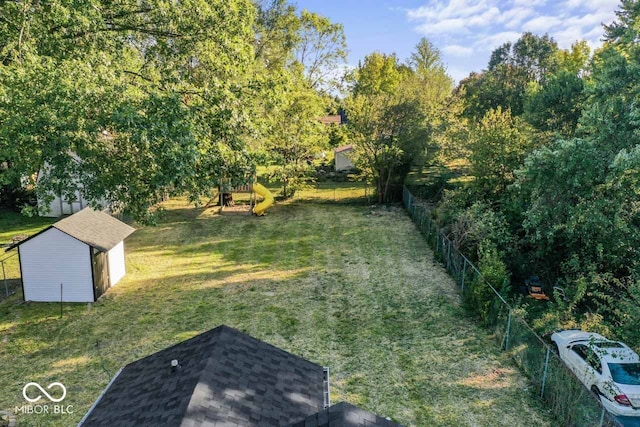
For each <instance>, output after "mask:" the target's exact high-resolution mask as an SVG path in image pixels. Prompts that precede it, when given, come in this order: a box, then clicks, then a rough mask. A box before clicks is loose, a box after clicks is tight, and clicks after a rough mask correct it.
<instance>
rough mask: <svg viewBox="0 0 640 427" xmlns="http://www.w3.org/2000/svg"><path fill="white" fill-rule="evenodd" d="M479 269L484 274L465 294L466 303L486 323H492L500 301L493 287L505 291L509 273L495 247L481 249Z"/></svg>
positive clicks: (475, 280)
mask: <svg viewBox="0 0 640 427" xmlns="http://www.w3.org/2000/svg"><path fill="white" fill-rule="evenodd" d="M478 269H479V270H480V272H481V273H482V276H484V279H483V278H482V277H476V278H475V279H474V280H473V282H472V283H471V286H470V288H469V290H468V291H467V292H465V294H464V305H465V307H466V308H467V310H469V311H470V312H471V313H473V314H475V315H477V316H478V317H479V318H480V319H481V320H482V322H483V323H484V324H485V325H491V324H493V323H494V321H495V320H496V316H497V307H496V304H497V305H498V306H499V305H500V302H499V300H498V298H497V297H496V295H495V293H494V292H493V290H492V289H491V288H490V287H489V284H491V286H493V288H494V289H495V290H496V291H498V292H500V293H501V294H502V293H504V291H505V290H506V289H508V287H509V273H508V272H507V267H506V265H505V263H504V261H503V260H502V258H501V256H500V253H499V252H498V250H497V249H496V248H495V247H493V246H489V247H483V248H481V249H480V254H479V260H478Z"/></svg>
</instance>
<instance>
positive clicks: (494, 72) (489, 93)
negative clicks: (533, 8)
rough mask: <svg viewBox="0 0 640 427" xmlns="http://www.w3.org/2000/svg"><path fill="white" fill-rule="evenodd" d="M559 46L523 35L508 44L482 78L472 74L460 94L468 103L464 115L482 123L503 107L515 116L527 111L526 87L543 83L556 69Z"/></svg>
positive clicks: (494, 56) (495, 54)
mask: <svg viewBox="0 0 640 427" xmlns="http://www.w3.org/2000/svg"><path fill="white" fill-rule="evenodd" d="M557 51H558V46H557V44H556V42H555V41H554V40H553V39H552V38H551V37H549V36H548V35H544V36H536V35H534V34H531V33H524V34H523V35H522V36H521V37H520V38H519V39H518V41H516V42H515V43H514V44H511V43H505V44H504V45H502V46H500V47H499V48H497V49H495V50H494V51H493V53H492V54H491V59H490V61H489V66H488V69H487V70H486V71H484V72H483V73H481V74H477V73H471V75H470V76H469V77H467V78H466V79H463V80H462V81H461V82H460V84H459V87H458V91H459V92H460V93H462V94H463V97H464V99H465V111H464V115H465V116H466V117H469V118H474V119H479V118H480V117H483V116H484V115H485V114H486V113H487V112H488V111H489V110H491V109H494V110H495V109H497V108H498V107H501V108H502V109H503V110H507V109H508V110H511V113H512V114H513V115H514V116H519V115H521V114H522V113H523V111H524V100H525V92H526V88H527V85H528V84H529V82H531V81H536V82H540V81H542V79H543V77H544V76H546V75H547V74H548V73H550V72H552V71H553V70H554V69H555V67H556V56H557Z"/></svg>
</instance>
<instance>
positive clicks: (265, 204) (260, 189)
mask: <svg viewBox="0 0 640 427" xmlns="http://www.w3.org/2000/svg"><path fill="white" fill-rule="evenodd" d="M253 191H255V192H256V194H257V195H258V196H260V197H262V198H263V199H264V200H263V201H261V202H260V203H258V204H257V205H256V206H255V207H254V208H253V213H254V214H256V215H258V216H262V215H264V211H266V210H267V209H269V206H271V205H272V204H273V202H274V200H273V194H271V191H269V190H267V188H266V187H265V186H264V185H262V184H260V183H258V182H256V183H255V184H253Z"/></svg>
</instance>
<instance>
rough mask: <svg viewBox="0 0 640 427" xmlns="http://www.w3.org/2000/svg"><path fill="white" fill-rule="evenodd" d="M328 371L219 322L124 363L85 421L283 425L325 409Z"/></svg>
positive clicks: (94, 423)
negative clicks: (215, 326)
mask: <svg viewBox="0 0 640 427" xmlns="http://www.w3.org/2000/svg"><path fill="white" fill-rule="evenodd" d="M172 360H177V361H178V364H179V367H177V368H172V367H171V362H172ZM323 374H324V372H323V368H322V367H321V366H319V365H316V364H315V363H312V362H309V361H307V360H305V359H303V358H301V357H298V356H295V355H293V354H290V353H287V352H285V351H283V350H281V349H279V348H277V347H274V346H272V345H270V344H267V343H265V342H262V341H260V340H257V339H255V338H252V337H250V336H248V335H245V334H243V333H241V332H240V331H237V330H235V329H232V328H230V327H228V326H224V325H222V326H219V327H217V328H215V329H212V330H210V331H207V332H204V333H202V334H200V335H197V336H195V337H193V338H191V339H189V340H186V341H183V342H181V343H179V344H176V345H174V346H173V347H169V348H167V349H164V350H161V351H159V352H158V353H155V354H152V355H151V356H148V357H145V358H144V359H140V360H137V361H135V362H133V363H130V364H129V365H127V366H126V367H125V368H124V369H123V370H122V371H121V372H120V373H119V374H118V375H117V376H116V378H115V379H114V380H113V381H112V382H111V383H110V385H109V386H107V389H106V390H105V391H104V392H103V395H102V396H101V397H100V398H98V401H97V402H96V403H95V404H94V407H93V408H92V409H91V410H90V411H89V412H88V413H87V415H86V416H85V418H84V420H83V422H82V423H81V424H82V425H83V426H109V427H113V426H159V425H162V426H184V425H189V426H229V427H231V426H284V425H288V424H291V423H294V422H297V421H299V420H301V419H304V418H305V417H307V416H309V414H313V413H317V412H318V411H320V410H322V409H323V408H324V394H323V391H324V386H323Z"/></svg>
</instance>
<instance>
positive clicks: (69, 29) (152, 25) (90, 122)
mask: <svg viewBox="0 0 640 427" xmlns="http://www.w3.org/2000/svg"><path fill="white" fill-rule="evenodd" d="M0 15H2V16H3V17H4V16H11V17H12V19H13V18H15V21H13V20H12V21H5V20H0V22H2V24H0V37H2V39H0V46H1V47H2V55H3V62H2V64H3V65H2V66H0V75H2V80H1V83H0V93H2V96H1V99H0V121H1V122H2V123H3V126H2V129H0V158H2V159H6V160H5V161H4V163H5V164H6V165H8V166H9V167H7V168H5V169H4V170H3V173H2V175H3V180H7V181H12V182H15V178H16V177H32V176H34V174H35V173H36V172H37V171H38V170H40V169H42V168H44V167H45V165H46V169H47V173H46V174H45V175H44V176H42V177H41V179H40V180H38V181H37V182H34V183H33V184H34V185H36V188H37V189H38V191H39V192H40V193H41V194H42V193H47V192H48V191H49V190H51V191H54V192H56V193H60V192H62V193H69V194H72V193H73V192H74V191H75V190H77V189H81V191H82V192H83V193H84V194H87V195H89V196H91V197H92V198H95V200H99V199H102V198H111V199H112V200H113V201H114V202H116V204H117V205H118V206H120V207H121V208H122V209H123V210H124V211H128V212H130V213H132V214H133V215H134V217H135V218H136V219H141V220H145V219H149V216H148V213H149V212H150V208H151V207H152V206H154V205H155V204H156V203H157V202H158V201H159V200H160V198H161V194H162V193H164V192H165V191H186V192H187V193H188V194H189V195H190V196H191V197H192V198H193V199H195V198H196V197H198V196H199V195H203V194H206V193H208V192H209V191H210V190H211V187H213V186H215V185H217V182H218V180H219V178H220V176H222V175H225V176H226V175H229V174H233V173H236V172H237V170H236V171H234V169H239V168H241V167H242V166H245V167H246V166H247V165H248V164H250V162H249V159H248V157H247V156H244V155H243V154H242V153H243V152H244V151H243V150H244V142H243V141H244V135H246V134H248V133H249V132H250V130H251V129H249V126H248V125H251V123H250V122H249V121H248V120H246V119H245V117H249V116H251V114H249V113H248V109H249V108H252V107H253V106H254V104H252V103H245V102H243V101H245V100H247V99H252V98H256V97H257V95H258V93H257V92H258V91H259V90H261V87H260V86H259V85H255V84H254V82H253V81H252V79H253V75H254V73H253V72H252V71H253V70H255V67H256V64H255V55H254V50H253V47H254V40H255V33H254V25H253V23H254V18H255V8H254V5H253V4H252V3H251V2H250V1H248V0H233V1H232V2H224V3H222V2H207V1H199V0H194V1H190V2H165V1H162V0H155V1H149V2H144V3H138V4H135V5H129V6H127V5H123V4H114V3H113V2H103V1H99V0H94V1H90V2H84V3H82V5H75V4H74V5H71V4H67V3H66V2H54V3H46V2H45V3H41V2H23V3H21V4H18V3H15V2H5V3H2V4H1V5H0ZM221 29H223V30H221ZM25 118H28V120H26V121H25V120H24V119H25ZM230 153H233V154H230ZM235 153H240V154H235ZM238 159H244V160H245V161H246V162H245V165H240V164H238ZM232 160H235V162H234V161H232ZM238 173H239V172H238Z"/></svg>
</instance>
